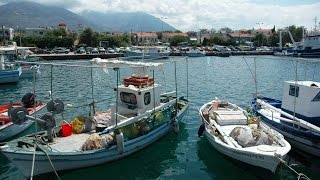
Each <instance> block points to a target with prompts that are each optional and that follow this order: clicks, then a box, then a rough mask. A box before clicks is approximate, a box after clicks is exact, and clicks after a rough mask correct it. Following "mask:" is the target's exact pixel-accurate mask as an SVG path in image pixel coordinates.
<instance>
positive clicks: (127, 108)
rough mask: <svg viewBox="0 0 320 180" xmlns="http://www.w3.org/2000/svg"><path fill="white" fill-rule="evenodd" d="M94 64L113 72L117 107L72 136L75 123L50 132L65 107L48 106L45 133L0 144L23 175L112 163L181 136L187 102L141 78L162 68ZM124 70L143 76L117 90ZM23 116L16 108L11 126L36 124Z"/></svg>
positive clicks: (98, 115) (59, 104)
mask: <svg viewBox="0 0 320 180" xmlns="http://www.w3.org/2000/svg"><path fill="white" fill-rule="evenodd" d="M93 62H94V63H96V64H98V65H101V66H102V67H104V68H106V67H110V66H111V67H112V69H114V70H115V71H116V75H117V86H116V88H115V91H116V99H117V100H116V104H115V105H114V106H112V107H111V109H110V110H109V111H106V112H102V113H96V114H95V116H94V117H93V118H92V119H90V120H87V121H86V122H92V123H93V124H94V125H95V128H93V129H89V130H88V131H81V132H79V133H75V132H76V129H79V128H76V127H78V126H77V123H76V122H77V121H71V122H70V124H69V123H65V124H63V125H62V126H61V127H56V128H54V125H55V115H56V114H59V113H62V112H63V109H64V104H63V102H62V101H61V100H54V101H53V100H52V101H50V102H49V103H48V105H47V108H48V111H50V112H52V115H50V116H49V115H47V116H46V117H43V118H41V119H40V123H41V124H42V126H44V127H45V128H46V129H47V131H45V132H40V133H37V134H33V135H28V136H25V137H22V138H19V139H16V140H12V141H10V142H7V143H4V144H2V145H1V152H2V154H3V155H4V156H6V157H7V158H8V159H9V160H11V161H12V162H13V163H14V164H15V166H16V167H17V168H18V169H19V170H20V171H21V172H22V173H23V175H24V176H26V177H32V176H34V175H38V174H44V173H49V172H56V171H61V170H68V169H75V168H84V167H88V166H93V165H98V164H102V163H106V162H110V161H114V160H117V159H119V158H123V157H126V156H128V155H130V154H132V153H134V152H137V151H139V150H141V149H143V148H145V147H147V146H148V145H150V144H151V143H153V142H155V141H157V140H158V139H160V138H161V137H163V136H165V135H166V134H168V133H169V132H171V131H174V132H176V133H177V132H178V131H179V124H178V122H179V121H180V120H181V118H182V117H183V115H184V113H185V112H186V109H187V107H188V101H187V100H186V99H184V98H183V97H177V93H176V91H172V92H167V93H162V94H160V85H159V84H157V83H156V82H155V79H154V76H152V77H150V76H146V74H145V73H142V72H144V70H146V69H149V70H152V71H153V73H154V68H156V67H159V66H161V64H160V63H135V62H124V61H119V60H101V59H100V58H96V59H94V60H93ZM122 66H129V67H131V66H132V67H133V68H134V69H135V70H137V69H138V70H139V72H141V74H140V73H137V74H135V75H132V76H130V77H127V78H124V79H123V84H121V85H118V82H119V80H120V79H118V78H119V77H120V69H121V67H122ZM140 70H141V71H140ZM147 72H150V71H147ZM24 112H25V110H24V109H23V108H20V109H17V108H14V109H13V110H12V120H13V122H16V123H21V122H22V121H24V120H25V119H34V118H33V117H30V116H27V115H23V114H24ZM17 114H19V116H18V115H17ZM90 127H91V126H90ZM101 130H102V131H101ZM71 131H73V132H74V133H71ZM33 154H34V155H35V156H33ZM155 155H156V154H155ZM33 161H34V166H33V163H32V162H33Z"/></svg>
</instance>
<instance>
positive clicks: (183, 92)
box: [0, 56, 320, 180]
mask: <svg viewBox="0 0 320 180" xmlns="http://www.w3.org/2000/svg"><path fill="white" fill-rule="evenodd" d="M254 59H256V68H254ZM174 61H175V62H176V68H175V63H174ZM54 62H55V63H65V64H79V65H90V63H89V62H88V60H76V61H70V60H69V61H54ZM254 71H256V73H255V72H254ZM133 73H134V72H133V71H132V70H131V69H128V68H124V69H121V70H120V76H121V77H122V78H123V77H126V76H129V75H131V74H133ZM175 74H176V76H175ZM254 74H256V80H257V83H256V85H257V90H258V93H259V94H260V95H264V96H267V97H271V98H276V99H281V97H282V93H283V92H282V87H283V82H284V81H285V80H295V79H298V80H314V81H318V82H320V59H298V58H291V57H275V56H257V57H253V56H244V57H242V56H231V57H228V58H224V57H216V56H211V57H198V58H185V57H170V59H169V60H168V61H166V63H165V64H164V65H163V67H162V68H160V69H157V70H155V76H154V79H155V81H156V82H157V83H158V84H161V85H162V87H161V91H162V92H164V91H171V90H175V89H176V87H177V92H178V96H185V97H186V98H188V99H189V101H190V106H189V109H188V110H187V113H186V115H185V117H184V118H183V122H182V123H181V125H180V131H179V133H178V134H175V133H174V132H171V133H169V134H168V135H167V136H165V137H164V138H162V139H160V140H159V141H157V142H155V143H154V144H151V145H150V146H148V147H147V148H145V149H143V150H142V151H139V152H137V153H135V154H133V155H131V156H129V157H127V158H124V159H121V160H118V161H115V162H111V163H106V164H102V165H98V166H94V167H88V168H83V169H75V170H68V171H62V172H58V174H59V177H60V178H61V179H77V180H79V179H101V178H103V179H126V180H128V179H183V180H188V179H201V180H202V179H217V180H219V179H223V180H226V179H227V180H233V179H246V180H249V179H250V180H251V179H252V180H254V179H297V174H295V173H294V172H292V171H291V170H290V169H289V168H288V167H286V166H285V165H280V166H279V167H278V169H277V171H276V173H275V174H272V173H269V172H266V171H263V170H261V169H258V168H254V167H252V166H249V165H246V164H243V163H240V162H238V161H235V160H232V159H230V158H228V157H226V156H224V155H222V154H220V153H219V152H217V151H216V150H215V149H214V148H213V147H212V146H211V145H210V144H209V142H208V141H207V140H206V138H205V137H200V138H199V137H198V133H197V132H198V128H199V126H200V121H199V116H198V108H200V106H201V105H203V104H204V103H206V102H208V101H210V100H212V99H213V98H215V97H218V98H220V99H223V100H228V101H230V102H232V103H235V104H237V105H239V106H241V107H242V108H247V107H249V106H250V103H251V101H252V99H253V96H254V94H255V92H256V88H255V83H254V77H255V76H254ZM150 76H152V72H150ZM175 77H176V78H175ZM175 79H176V80H177V81H176V82H177V86H176V83H175ZM116 83H117V82H116V73H115V71H114V70H113V69H107V68H104V69H101V68H85V67H71V66H50V65H41V67H40V73H38V74H37V76H36V78H35V79H32V78H30V79H22V80H20V82H18V83H17V84H8V85H1V86H0V104H5V103H8V102H9V101H10V100H14V101H20V100H21V97H22V96H23V95H24V94H26V93H27V92H33V91H35V94H36V95H37V97H36V99H37V101H42V102H48V101H49V99H50V95H49V91H50V92H51V93H52V97H53V98H54V99H55V98H59V99H61V100H62V101H63V102H64V104H65V112H64V113H63V117H61V116H60V115H58V117H57V119H59V121H58V124H59V123H60V122H61V118H63V119H64V120H66V121H70V120H72V118H74V117H76V116H78V115H84V116H89V115H90V106H89V104H90V103H91V102H92V101H93V100H94V101H95V102H97V107H96V110H97V111H105V110H107V109H108V108H109V107H110V105H111V104H114V103H115V92H114V88H115V87H116ZM41 113H42V112H41ZM39 130H40V129H39V128H38V127H37V126H32V127H31V128H30V129H28V130H27V131H25V132H24V133H23V134H28V133H31V132H35V131H39ZM285 160H286V161H287V163H288V165H291V167H293V168H294V169H295V170H296V171H297V172H299V173H303V174H305V175H307V176H308V177H309V178H311V179H320V158H319V157H314V156H311V155H309V154H307V153H304V152H301V151H298V150H296V149H294V148H292V150H291V151H290V153H289V154H288V157H287V158H286V159H285ZM30 166H31V164H30ZM0 179H14V180H19V179H24V177H23V176H22V174H20V172H19V171H18V169H17V168H16V167H15V166H14V165H13V164H12V163H11V162H9V161H8V160H7V159H6V158H5V157H4V156H3V155H2V154H0ZM34 179H57V177H56V175H55V174H54V173H51V174H44V175H41V176H37V177H35V178H34Z"/></svg>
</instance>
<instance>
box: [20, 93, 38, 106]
mask: <svg viewBox="0 0 320 180" xmlns="http://www.w3.org/2000/svg"><path fill="white" fill-rule="evenodd" d="M35 97H36V95H35V94H33V93H31V92H28V93H27V94H25V95H24V96H23V97H22V99H21V103H22V105H23V107H25V108H31V107H33V105H34V103H35V101H34V100H35Z"/></svg>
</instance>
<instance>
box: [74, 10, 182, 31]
mask: <svg viewBox="0 0 320 180" xmlns="http://www.w3.org/2000/svg"><path fill="white" fill-rule="evenodd" d="M80 15H81V16H82V17H84V18H86V19H87V20H88V21H90V22H92V23H94V24H99V25H100V26H101V28H102V29H104V31H109V32H114V31H118V32H131V31H132V32H140V31H143V32H159V31H176V29H175V28H174V27H172V26H170V25H169V24H167V23H166V22H164V21H162V20H161V19H159V18H156V17H154V16H152V15H149V14H147V13H143V12H129V13H120V12H118V13H99V12H93V11H86V12H83V13H81V14H80Z"/></svg>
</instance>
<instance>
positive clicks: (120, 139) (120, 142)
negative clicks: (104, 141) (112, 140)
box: [116, 132, 124, 153]
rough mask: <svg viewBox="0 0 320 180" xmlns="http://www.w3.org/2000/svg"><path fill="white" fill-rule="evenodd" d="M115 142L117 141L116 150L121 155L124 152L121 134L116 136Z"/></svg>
mask: <svg viewBox="0 0 320 180" xmlns="http://www.w3.org/2000/svg"><path fill="white" fill-rule="evenodd" d="M116 141H117V150H118V152H120V153H122V152H123V150H124V138H123V133H122V132H120V133H119V134H116Z"/></svg>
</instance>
